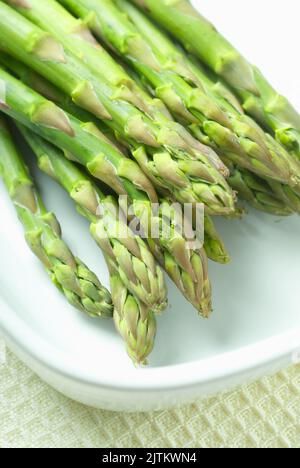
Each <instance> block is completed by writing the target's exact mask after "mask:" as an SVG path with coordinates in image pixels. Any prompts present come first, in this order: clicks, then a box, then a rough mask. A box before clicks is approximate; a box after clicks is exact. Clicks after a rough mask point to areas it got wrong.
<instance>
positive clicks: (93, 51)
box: [7, 0, 228, 175]
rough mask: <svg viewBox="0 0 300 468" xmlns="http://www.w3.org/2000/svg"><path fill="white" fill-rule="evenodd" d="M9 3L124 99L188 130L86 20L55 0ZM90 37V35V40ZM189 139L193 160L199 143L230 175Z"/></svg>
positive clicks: (176, 127)
mask: <svg viewBox="0 0 300 468" xmlns="http://www.w3.org/2000/svg"><path fill="white" fill-rule="evenodd" d="M7 3H9V4H12V6H14V7H15V8H17V7H18V8H17V9H18V11H20V12H21V13H22V14H23V15H25V16H26V17H27V18H28V19H30V20H31V21H33V22H34V23H36V24H37V25H39V26H40V27H41V28H42V29H45V30H47V31H48V32H50V33H51V34H53V36H56V37H57V39H58V40H60V41H63V44H64V46H65V47H67V48H68V49H69V50H70V51H71V52H73V53H74V54H75V55H76V56H77V57H79V58H80V59H81V60H83V61H84V64H85V65H86V66H87V67H88V68H89V69H90V70H91V71H92V73H93V76H96V77H98V78H99V79H100V80H103V79H104V80H105V81H107V80H108V81H109V83H112V84H113V85H114V86H115V87H117V88H118V89H119V91H118V92H119V94H120V88H121V89H122V95H120V97H122V99H123V100H125V101H128V102H130V103H131V104H133V105H135V106H136V107H138V108H139V109H140V110H142V111H143V112H144V113H145V114H146V115H148V116H150V117H151V118H152V119H153V120H155V121H157V122H159V123H160V124H162V125H163V126H165V127H167V126H169V127H170V130H171V131H172V132H177V133H179V135H180V134H182V132H184V129H183V128H182V127H180V126H179V125H174V124H171V123H170V119H171V120H172V118H171V116H170V114H169V112H168V110H167V108H166V107H165V106H164V104H163V102H162V101H161V100H159V99H156V98H152V97H151V96H150V95H149V94H148V93H147V91H145V90H144V89H143V87H142V88H141V87H139V86H138V84H137V83H136V81H135V80H133V79H132V78H131V77H130V76H129V75H128V73H126V72H125V70H124V68H123V67H121V66H120V65H119V64H117V63H116V61H115V60H114V59H113V58H112V57H111V56H110V55H109V54H108V53H107V52H106V51H105V50H104V49H103V48H102V47H101V46H100V45H99V44H98V43H97V42H96V40H95V39H94V38H93V36H92V35H91V32H90V30H89V29H88V28H87V25H86V21H82V20H80V19H75V18H74V17H73V16H72V15H71V14H69V13H68V12H67V11H66V10H65V9H64V8H63V7H61V6H60V5H59V4H58V3H57V2H56V1H55V0H43V1H42V2H41V1H40V0H31V2H30V7H29V4H28V5H27V7H26V8H24V5H23V6H22V5H21V6H20V5H18V4H16V2H11V1H9V0H7ZM58 20H59V21H58ZM83 32H84V33H83ZM87 38H89V40H88V41H87ZM189 138H190V141H191V142H192V143H190V145H191V147H192V148H187V151H188V152H189V151H190V152H191V156H192V157H193V159H194V152H195V148H196V147H197V146H198V150H199V152H200V153H201V151H204V154H205V155H206V156H208V157H209V160H210V162H211V163H212V164H213V165H214V166H215V167H216V168H217V169H218V170H219V171H220V172H222V173H224V175H227V174H228V171H227V169H226V167H225V166H224V165H223V164H222V161H221V160H220V159H219V158H218V157H217V155H216V153H214V152H213V151H209V149H208V148H204V147H203V145H199V143H198V144H197V142H196V141H192V140H191V136H190V137H189Z"/></svg>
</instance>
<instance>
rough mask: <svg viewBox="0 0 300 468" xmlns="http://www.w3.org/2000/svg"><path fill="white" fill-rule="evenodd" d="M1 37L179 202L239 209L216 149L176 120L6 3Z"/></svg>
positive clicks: (0, 16)
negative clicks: (128, 96)
mask: <svg viewBox="0 0 300 468" xmlns="http://www.w3.org/2000/svg"><path fill="white" fill-rule="evenodd" d="M33 38H34V40H33ZM0 40H1V47H2V48H3V49H4V51H5V52H7V53H9V54H11V55H13V56H14V57H16V58H18V59H19V60H21V61H23V62H24V63H26V64H27V65H29V66H30V67H32V68H33V69H35V70H36V71H37V72H39V73H40V74H41V75H43V76H44V77H46V78H47V79H49V80H50V81H51V82H52V83H54V84H56V85H57V86H58V87H60V88H61V89H62V90H64V91H65V92H66V93H67V94H68V95H69V96H71V97H72V99H73V101H74V102H75V103H76V104H78V105H79V106H80V107H83V108H84V109H86V110H89V111H90V112H92V113H93V114H95V115H96V116H97V117H99V118H100V119H102V120H105V121H106V123H107V125H109V126H110V127H111V128H113V130H114V131H116V132H117V133H119V134H121V135H122V136H123V137H124V138H125V139H126V140H128V141H129V142H130V144H131V146H132V149H133V153H132V154H133V155H134V157H135V159H136V161H137V162H138V163H139V165H140V166H141V167H142V169H143V170H144V172H145V173H146V174H147V175H148V176H149V177H150V178H151V179H152V180H153V182H154V183H155V184H156V185H157V187H159V188H160V189H163V190H165V191H168V192H169V193H170V194H171V195H172V196H173V197H174V198H175V199H177V200H178V201H179V202H191V203H197V202H204V203H205V204H206V206H207V209H208V210H209V211H210V212H212V213H214V214H230V213H231V212H232V211H234V201H235V200H234V195H233V193H232V191H231V189H230V187H229V186H228V184H227V183H226V181H225V179H224V177H223V176H222V175H221V174H220V173H219V172H218V171H217V169H216V168H215V167H214V166H212V165H211V164H210V162H209V157H210V155H211V149H210V148H208V147H205V146H204V145H201V143H199V142H197V141H196V140H195V139H194V138H192V137H191V135H190V134H189V133H188V132H187V131H185V129H184V128H183V127H180V128H179V129H178V126H177V124H176V123H174V122H169V123H168V124H165V125H162V123H161V122H154V121H153V120H151V119H150V118H148V117H147V116H146V114H143V113H142V112H141V111H140V110H139V109H138V108H137V107H135V106H133V105H132V104H130V103H129V102H126V101H124V100H123V98H122V97H120V88H118V87H115V86H113V85H112V84H111V83H109V82H108V81H105V80H104V79H102V80H99V79H97V78H96V77H93V75H92V73H91V72H90V70H89V69H88V68H87V67H86V66H85V64H84V62H82V61H81V60H79V59H77V57H76V56H75V55H72V54H71V53H70V52H68V51H67V50H64V49H63V46H62V44H61V43H59V42H57V41H56V40H55V39H54V38H53V37H52V36H51V35H49V34H47V33H46V32H44V31H43V30H41V29H40V28H39V27H37V26H35V25H34V24H33V23H31V22H30V21H28V20H27V19H26V18H24V17H23V16H21V15H20V14H18V13H17V12H16V11H14V10H13V9H12V8H10V7H9V6H7V5H6V4H4V3H3V2H0ZM193 145H196V147H195V148H194V147H193Z"/></svg>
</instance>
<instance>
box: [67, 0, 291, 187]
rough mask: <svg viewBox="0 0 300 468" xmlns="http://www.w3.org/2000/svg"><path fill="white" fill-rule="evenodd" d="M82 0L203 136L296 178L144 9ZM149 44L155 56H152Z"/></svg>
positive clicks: (249, 164) (258, 167)
mask: <svg viewBox="0 0 300 468" xmlns="http://www.w3.org/2000/svg"><path fill="white" fill-rule="evenodd" d="M61 1H62V2H63V3H64V4H68V5H70V4H72V5H74V2H73V0H61ZM78 3H79V4H81V3H84V5H86V7H85V8H86V12H88V11H89V10H88V9H87V7H88V6H90V8H92V9H93V11H94V14H95V15H97V19H98V21H97V22H95V21H93V22H92V26H94V27H93V30H94V32H95V33H96V34H98V35H99V36H100V37H102V38H103V39H104V40H105V41H106V42H107V43H108V44H109V45H110V46H111V47H113V49H116V50H118V52H119V54H120V55H121V56H122V57H124V58H126V60H127V62H128V63H129V64H131V65H132V66H133V67H134V68H135V69H136V71H137V72H138V73H139V74H140V75H141V76H142V77H143V78H144V79H145V80H147V82H148V83H149V84H150V86H152V89H153V92H154V93H155V94H156V96H157V97H159V98H161V99H162V100H163V101H164V102H165V104H166V105H167V106H168V107H169V109H170V111H171V112H172V113H173V114H174V115H175V116H176V117H177V118H179V119H181V120H183V121H184V122H185V123H186V124H188V125H192V126H193V127H194V129H195V128H196V129H197V131H196V132H195V135H196V136H197V138H198V140H200V141H201V140H202V142H203V143H205V144H207V145H209V146H211V147H212V148H213V149H214V150H216V151H217V152H219V153H221V154H222V153H223V154H225V155H226V157H228V158H230V159H231V161H233V162H235V163H239V165H241V166H242V167H244V168H247V169H250V170H251V171H254V172H255V173H257V174H259V175H261V176H264V177H271V178H274V179H275V180H278V181H280V182H284V183H291V184H294V180H293V177H292V176H293V173H292V170H291V168H290V167H289V164H287V163H286V162H285V161H283V160H282V155H281V154H280V153H279V154H278V153H277V152H276V151H271V150H270V148H269V146H268V141H267V137H266V135H265V134H264V133H263V132H262V131H261V130H260V129H259V128H258V126H257V125H256V124H254V122H251V121H250V119H246V118H245V117H244V116H243V117H242V116H238V118H237V117H236V116H235V118H232V115H228V113H227V112H226V111H224V110H223V109H222V108H221V106H220V105H219V103H218V102H217V100H216V99H214V98H213V97H212V96H211V95H209V94H208V93H207V92H206V90H205V87H204V86H203V85H202V82H201V79H198V75H197V74H195V73H194V72H193V70H192V69H191V67H189V64H188V63H187V61H186V60H185V57H184V55H183V54H181V53H180V52H179V51H178V49H177V48H176V47H175V45H174V44H172V42H171V41H170V40H169V39H168V38H167V37H166V35H165V34H164V33H162V32H161V31H160V30H159V29H158V28H157V27H156V26H155V25H154V24H153V23H151V22H150V21H149V20H148V19H147V18H146V17H145V15H143V13H141V12H139V10H137V9H136V8H135V7H134V6H133V5H132V4H130V3H129V2H128V1H127V0H116V2H113V1H112V0H88V1H84V2H82V1H79V2H76V6H75V7H74V10H76V11H77V10H78ZM114 3H116V4H117V5H118V6H119V7H120V8H121V9H122V11H120V10H118V8H116V6H115V5H114ZM123 11H124V12H125V13H126V14H127V15H128V18H126V17H125V16H124V14H123ZM141 44H143V47H141ZM138 45H139V46H138ZM145 50H149V51H150V52H151V55H152V57H153V58H154V59H155V60H152V61H151V62H149V61H148V60H147V56H146V54H145ZM289 158H290V157H289V155H288V154H286V159H287V160H288V159H289ZM299 177H300V169H299Z"/></svg>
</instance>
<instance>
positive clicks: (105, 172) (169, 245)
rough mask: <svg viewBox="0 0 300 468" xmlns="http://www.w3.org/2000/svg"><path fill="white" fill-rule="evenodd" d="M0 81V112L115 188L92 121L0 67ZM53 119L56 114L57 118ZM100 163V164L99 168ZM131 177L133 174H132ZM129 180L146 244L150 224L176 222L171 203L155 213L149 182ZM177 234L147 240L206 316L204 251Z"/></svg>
mask: <svg viewBox="0 0 300 468" xmlns="http://www.w3.org/2000/svg"><path fill="white" fill-rule="evenodd" d="M1 81H2V83H3V86H4V88H5V90H6V98H5V102H4V103H3V104H2V106H0V110H2V111H3V112H4V113H6V114H8V115H9V116H11V117H12V118H14V119H15V120H17V121H18V122H19V123H21V124H23V125H25V126H26V127H27V128H29V129H30V130H32V131H33V132H34V133H37V134H39V135H40V136H42V137H43V138H45V139H46V140H48V141H50V142H51V143H53V144H55V145H56V146H58V147H60V148H61V149H62V150H67V152H68V153H67V154H68V155H69V156H70V155H72V157H73V158H74V159H75V158H76V159H77V161H78V162H81V164H83V165H85V166H86V167H87V169H88V170H89V172H90V173H91V174H92V175H94V176H95V177H96V178H100V179H101V178H102V180H103V181H104V182H106V183H108V184H109V185H111V186H112V187H113V188H115V187H114V184H113V182H112V179H111V174H110V172H111V171H110V172H109V166H108V165H105V164H104V163H105V159H104V158H102V157H100V158H99V147H101V145H103V144H104V142H103V136H101V134H99V131H98V130H97V131H95V128H93V129H91V126H90V124H83V123H82V122H80V121H78V120H77V119H75V118H74V117H72V116H71V115H70V114H66V113H64V112H63V111H62V110H61V109H60V108H58V107H57V106H55V105H54V104H53V103H51V102H50V101H47V100H46V99H44V98H43V97H42V96H40V95H39V94H37V93H36V92H34V91H33V90H31V89H30V88H28V87H27V86H25V85H24V84H23V83H21V82H20V81H19V80H17V79H15V78H14V77H12V76H11V75H10V74H9V73H7V72H6V71H4V70H1V68H0V82H1ZM40 109H42V110H43V114H41V112H38V111H39V110H40ZM46 111H47V112H46ZM45 116H46V117H47V120H46V119H45ZM57 117H59V119H58V122H57ZM62 118H63V119H64V120H63V122H65V119H67V122H68V125H69V126H71V127H70V128H71V129H72V131H74V133H75V134H76V138H73V137H71V136H70V135H68V134H66V133H64V132H63V131H62V129H61V122H60V121H61V119H62ZM37 122H38V123H37ZM49 122H50V124H51V126H50V127H49ZM45 125H46V126H45ZM95 133H96V134H95ZM96 135H97V136H96ZM105 145H106V148H107V150H108V151H110V153H113V155H114V156H115V158H123V156H122V155H121V154H120V153H119V152H118V151H117V150H116V149H115V148H114V147H112V146H111V145H110V146H109V145H108V143H107V139H106V138H105ZM104 154H105V153H104ZM114 161H115V159H114ZM125 161H126V159H125ZM102 164H104V166H103V167H102ZM133 180H134V173H133V174H132V181H133ZM132 181H129V179H128V180H126V183H124V184H123V187H124V189H125V190H126V193H127V194H128V195H129V198H130V201H131V203H132V208H133V213H134V215H135V216H136V217H137V218H138V219H139V221H140V223H141V224H142V227H143V229H144V231H145V234H146V236H147V237H148V242H149V240H150V239H151V237H152V233H151V231H152V229H151V226H152V225H154V226H160V225H161V224H162V222H164V223H166V224H167V225H169V226H172V225H173V224H174V220H173V219H172V216H173V213H172V211H170V206H169V203H168V202H165V203H164V204H163V205H162V206H161V204H159V208H160V210H159V212H158V213H156V215H155V216H154V213H153V210H152V203H154V204H155V203H156V202H157V201H158V200H157V198H156V197H155V194H153V192H152V191H151V190H148V186H146V185H145V186H144V189H143V190H142V184H139V183H136V185H134V184H133V183H132ZM139 187H140V188H139ZM121 193H122V192H121ZM162 208H164V209H162ZM170 215H171V217H170ZM175 234H176V235H174V236H173V237H171V238H170V235H169V233H168V236H167V237H165V235H164V231H163V230H159V231H158V236H157V238H156V239H155V240H154V241H153V242H150V244H151V248H152V251H153V253H154V254H155V255H156V256H157V258H158V259H159V261H160V262H161V264H162V266H163V267H164V269H165V270H166V271H167V273H168V274H169V276H170V277H171V279H172V280H173V281H174V282H175V283H176V284H177V286H178V287H179V288H180V290H181V291H182V293H183V294H184V295H185V297H186V298H187V299H188V300H189V301H190V302H191V303H192V304H193V305H194V306H195V307H196V308H197V310H199V311H201V312H202V313H203V315H205V316H207V315H209V313H210V304H211V290H210V283H209V279H208V272H207V258H206V253H205V251H204V249H196V250H191V249H190V248H189V245H188V243H189V242H188V239H186V238H185V237H184V236H183V235H179V234H178V230H177V229H176V232H175Z"/></svg>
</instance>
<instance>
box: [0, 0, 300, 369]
mask: <svg viewBox="0 0 300 468" xmlns="http://www.w3.org/2000/svg"><path fill="white" fill-rule="evenodd" d="M134 4H136V5H137V7H138V8H137V7H136V6H135V5H134ZM143 10H144V12H146V14H145V13H144V12H143ZM147 15H148V16H149V17H147ZM153 20H154V21H156V22H157V23H159V25H160V26H158V25H157V24H155V22H154V21H153ZM187 25H188V27H187ZM161 26H163V27H164V28H165V29H166V30H167V32H164V30H163V29H161ZM168 32H169V33H171V34H172V35H173V36H175V37H176V40H178V41H179V42H181V44H182V45H183V47H185V48H186V50H187V51H186V50H184V49H183V48H182V46H181V45H180V44H178V43H177V42H173V41H172V39H171V37H170V36H169V35H168ZM93 34H95V36H94V35H93ZM95 37H96V38H97V39H96V38H95ZM97 40H99V41H102V44H100V43H99V42H98V41H97ZM0 49H1V50H0V112H3V113H4V114H6V115H7V116H9V117H10V118H11V119H13V120H14V121H15V122H16V123H17V126H18V128H19V131H20V132H21V133H22V135H23V136H24V138H25V140H26V142H27V143H28V145H29V146H30V147H31V149H32V150H33V153H34V154H35V156H36V159H37V164H38V166H39V168H40V169H41V170H42V171H44V172H46V173H47V174H48V175H49V176H50V177H52V178H54V179H55V180H56V181H57V182H58V183H59V184H60V185H61V186H62V187H63V188H64V189H65V190H66V192H67V193H68V194H69V196H70V197H71V198H72V199H73V201H74V202H75V205H76V207H77V209H78V211H79V212H80V214H82V215H83V216H84V217H85V218H87V219H88V221H89V222H90V225H91V228H90V230H91V235H92V237H93V238H94V240H95V241H96V242H97V244H98V245H99V247H100V248H101V249H102V251H103V254H104V256H105V259H106V263H107V267H108V270H109V274H110V279H111V296H112V297H111V296H110V294H109V292H108V291H107V290H106V289H105V288H103V287H102V286H101V284H100V283H99V281H98V280H97V278H96V277H95V276H94V274H93V273H91V272H90V271H89V269H88V268H87V267H86V266H85V265H83V263H82V262H81V261H80V260H78V259H76V258H75V257H73V255H72V253H71V252H70V250H69V248H68V247H67V246H66V244H65V243H64V242H63V241H62V239H61V233H60V230H59V226H58V223H57V221H56V218H55V216H54V215H53V214H49V213H47V211H46V209H45V207H44V205H43V203H42V201H41V198H40V196H39V195H38V193H37V191H36V189H35V187H34V185H33V182H32V179H31V178H30V176H29V173H28V170H27V168H26V166H25V163H24V162H23V160H22V158H21V156H20V154H19V153H18V152H17V151H16V149H15V147H14V145H13V143H12V139H11V138H12V137H11V135H10V134H9V132H8V130H7V127H6V125H5V123H4V122H3V121H2V120H0V168H1V173H2V174H3V179H4V182H5V184H6V186H7V187H8V190H9V193H10V196H11V198H12V200H13V203H14V205H15V207H16V210H17V212H18V215H19V218H20V220H21V221H22V223H23V224H24V226H25V231H26V238H27V241H28V243H29V245H30V247H31V249H32V250H33V251H34V253H36V255H37V256H38V257H39V258H40V259H41V260H42V261H43V263H44V264H45V266H46V268H47V270H48V271H49V272H50V275H51V278H52V280H53V282H54V283H55V284H56V285H57V286H58V287H59V288H60V289H61V290H62V292H63V293H64V294H65V296H66V298H67V299H68V301H69V302H70V303H71V304H73V305H75V306H76V307H77V308H79V309H81V310H83V311H85V312H86V313H88V314H89V315H91V316H93V317H113V318H114V322H115V325H116V329H117V331H118V332H119V334H120V335H121V336H122V337H123V340H124V342H125V346H126V349H127V352H128V354H129V356H130V357H131V359H132V361H133V362H134V363H135V364H137V365H139V364H145V363H146V362H147V358H148V356H149V354H150V353H151V351H152V349H153V346H154V340H155V335H156V328H157V323H156V314H157V313H160V312H162V311H163V310H164V309H165V308H166V306H167V291H166V286H165V281H164V277H163V273H162V270H161V268H160V266H162V267H163V269H164V270H165V271H166V272H167V273H168V275H169V276H170V278H171V279H172V280H173V282H174V283H175V284H176V286H177V287H178V288H179V290H180V291H181V292H182V293H183V294H184V296H185V297H186V298H187V300H188V301H189V302H190V303H191V304H193V306H194V307H195V308H196V309H197V310H198V311H199V313H201V314H202V315H203V316H204V317H208V316H209V315H210V313H211V310H212V293H211V283H210V280H209V277H208V262H207V257H209V258H210V259H212V260H214V261H216V262H219V263H227V262H228V261H229V260H230V258H229V255H228V253H227V251H226V248H225V246H224V243H223V242H222V239H221V237H220V235H219V234H218V232H217V230H216V228H215V225H214V220H213V218H212V217H211V215H217V216H220V215H224V216H227V217H231V216H236V215H237V214H238V213H239V211H238V210H237V208H236V205H235V202H236V195H235V194H236V192H237V193H238V195H239V197H240V198H242V199H244V200H246V201H248V202H249V203H250V204H251V205H252V206H253V207H255V208H256V209H258V210H260V211H265V212H267V213H271V214H275V215H280V216H286V215H290V214H292V213H293V212H297V213H300V163H299V157H300V137H299V132H300V118H299V116H298V114H297V113H296V111H294V109H293V108H292V107H291V106H290V105H289V103H288V102H287V101H286V100H285V99H284V98H282V97H280V96H278V95H277V93H276V92H275V91H274V90H273V89H272V88H271V87H270V85H269V84H268V83H267V82H266V80H265V79H264V78H263V77H262V75H261V74H260V73H259V72H258V71H257V70H256V69H255V68H253V67H252V66H250V65H249V64H248V63H247V61H246V60H245V59H244V58H243V57H241V56H240V54H239V53H238V52H237V51H236V50H235V49H234V48H233V47H232V46H231V45H230V44H229V43H228V42H227V41H226V40H225V39H224V38H222V37H221V36H220V34H219V33H218V32H216V31H215V30H214V29H213V28H212V27H211V25H210V24H209V23H208V22H207V21H206V20H205V19H204V18H202V17H201V16H200V15H199V14H198V13H197V12H196V11H195V10H194V9H193V8H192V6H191V4H190V3H189V2H188V1H186V0H178V1H176V0H175V1H174V2H169V1H166V0H142V1H141V0H133V1H131V2H130V1H128V0H85V1H83V0H76V1H73V0H59V1H56V0H25V1H24V0H5V1H1V0H0ZM109 50H110V52H109ZM192 53H193V54H195V56H194V55H192ZM115 54H117V55H118V59H117V58H115ZM199 59H200V60H202V61H203V62H204V65H203V64H202V63H201V62H200V60H199ZM117 60H118V61H117ZM123 60H124V62H125V63H123V62H122V61H123ZM206 66H208V67H209V68H210V69H211V70H209V69H208V68H206ZM222 80H224V81H222ZM226 81H227V83H228V84H229V85H230V87H228V86H227V84H226ZM234 92H235V94H234ZM246 113H249V114H251V116H249V115H247V114H246ZM253 118H254V119H253ZM255 119H256V121H257V122H256V121H255ZM259 123H261V124H263V128H261V127H260V126H259ZM274 137H275V138H274ZM132 158H133V159H132ZM76 163H79V165H81V166H83V168H79V167H78V165H77V164H76ZM85 169H86V170H87V172H88V173H89V174H86V173H85ZM97 180H98V182H97ZM99 181H101V182H102V183H104V184H105V185H106V188H105V187H103V188H101V189H100V187H99V185H98V183H99ZM107 186H109V188H110V190H113V191H114V192H115V193H116V194H118V195H122V196H124V195H126V196H127V197H128V200H129V203H130V207H131V210H130V213H126V215H125V214H124V212H123V211H122V209H123V208H124V206H123V203H122V199H119V200H117V199H116V198H115V197H114V196H112V195H110V194H108V193H107V192H108V188H107ZM174 202H177V205H176V204H174ZM178 202H179V204H178ZM184 203H190V204H191V206H192V215H193V216H191V217H190V218H189V219H188V218H187V217H186V213H184V212H182V211H181V209H180V208H181V207H180V204H184ZM198 203H203V204H204V209H205V212H204V216H203V220H202V226H201V228H199V224H197V223H196V221H197V219H196V215H199V205H198ZM119 204H120V206H119ZM178 207H179V209H178ZM120 216H121V218H120ZM193 223H194V225H193ZM133 225H134V226H135V227H138V229H137V230H136V232H134V231H133V230H132V226H133ZM183 226H188V227H189V229H188V231H189V232H190V233H191V232H192V233H193V231H194V230H195V229H194V230H193V228H195V227H196V226H197V228H198V230H200V231H203V234H204V239H203V246H201V243H200V244H199V242H194V245H193V244H192V240H193V241H195V239H194V238H192V237H191V236H190V235H189V234H187V233H186V231H185V230H183V229H182V227H183ZM138 233H139V234H140V235H138ZM199 234H201V233H199V232H196V239H197V241H198V240H199ZM142 237H144V238H145V239H142ZM156 262H157V263H156ZM158 264H159V265H160V266H158Z"/></svg>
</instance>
